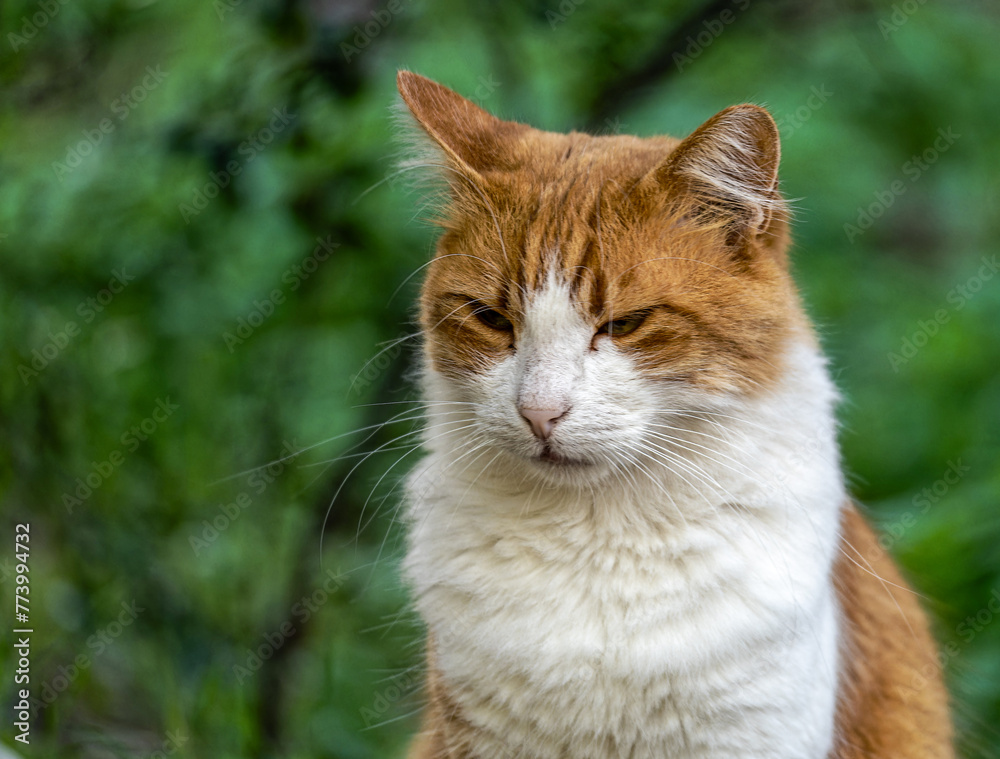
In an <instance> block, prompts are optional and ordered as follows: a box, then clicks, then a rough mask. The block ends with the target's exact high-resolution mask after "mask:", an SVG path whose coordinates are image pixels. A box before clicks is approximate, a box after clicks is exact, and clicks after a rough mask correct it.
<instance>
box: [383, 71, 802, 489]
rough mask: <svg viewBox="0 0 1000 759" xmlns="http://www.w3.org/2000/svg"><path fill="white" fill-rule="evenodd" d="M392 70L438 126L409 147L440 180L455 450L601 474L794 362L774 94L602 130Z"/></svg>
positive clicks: (580, 478)
mask: <svg viewBox="0 0 1000 759" xmlns="http://www.w3.org/2000/svg"><path fill="white" fill-rule="evenodd" d="M398 85H399V90H400V93H401V94H402V96H403V100H404V101H405V103H406V105H407V106H408V107H409V110H410V112H411V113H412V115H413V117H414V118H415V120H416V123H417V124H418V125H419V127H420V128H421V130H422V134H423V135H425V137H424V138H423V139H424V143H425V146H424V147H425V149H424V150H422V151H421V152H420V153H419V154H418V155H417V156H416V157H415V158H413V159H411V161H410V163H411V164H414V165H425V166H427V167H430V168H432V169H433V170H436V171H437V172H438V173H439V175H440V177H441V178H442V179H443V180H444V183H445V187H446V193H445V196H444V198H443V206H442V208H441V212H440V214H439V218H438V223H439V224H440V225H441V227H442V234H441V237H440V240H439V242H438V245H437V251H436V254H435V258H434V260H433V261H432V262H431V263H430V265H429V266H428V267H427V276H426V279H425V282H424V287H423V293H422V297H421V301H420V307H421V324H422V327H423V331H424V336H425V340H424V352H425V358H426V361H425V365H426V372H427V383H426V389H427V391H428V393H429V395H430V398H429V401H430V402H431V403H432V404H433V405H431V406H430V408H429V411H428V419H429V420H430V422H431V427H432V433H433V432H435V431H440V435H441V439H442V440H447V444H448V445H450V446H457V449H456V450H455V457H456V458H458V457H459V456H463V455H464V456H466V457H469V458H471V456H472V455H475V456H477V457H478V459H477V460H482V461H491V460H496V459H499V460H500V461H502V462H503V463H504V465H505V466H506V467H507V468H508V469H509V468H510V467H511V466H514V467H518V468H520V471H522V472H523V473H524V475H526V476H528V477H532V476H533V475H534V476H539V477H542V478H544V479H548V480H551V481H556V482H558V481H562V482H570V481H572V482H589V483H593V482H594V481H595V480H596V479H600V478H601V477H603V476H606V475H607V474H608V473H610V472H614V471H618V472H622V471H628V470H629V469H633V468H635V467H640V466H648V465H649V463H650V462H651V461H653V462H655V461H656V460H657V459H658V457H660V458H662V457H664V456H668V455H670V454H669V453H667V452H666V449H668V448H669V444H668V441H667V440H666V439H665V437H664V436H665V435H666V436H669V435H670V433H669V429H668V428H669V427H670V426H672V425H680V426H685V425H687V424H688V422H689V421H690V419H692V418H694V415H696V414H699V413H702V412H705V411H712V410H715V411H717V412H718V411H719V410H720V409H731V408H732V407H733V404H739V403H740V402H743V401H745V400H746V399H749V398H752V397H753V396H755V395H756V394H759V393H766V392H768V390H769V388H770V387H772V386H773V385H774V383H776V382H779V381H780V379H781V376H782V373H783V371H784V367H783V350H784V348H785V346H786V344H787V342H788V340H789V336H790V335H791V334H792V333H793V332H795V331H798V330H799V329H800V328H801V327H802V326H803V317H802V314H801V310H800V308H799V306H798V300H797V297H796V295H795V290H794V287H793V285H792V283H791V280H790V277H789V274H788V270H787V263H786V259H785V250H786V247H787V245H788V238H787V232H786V228H787V212H786V208H785V204H784V202H783V200H782V198H781V195H780V194H779V191H778V186H777V185H778V175H777V172H778V160H779V142H778V131H777V128H776V126H775V124H774V121H773V120H772V119H771V117H770V116H769V115H768V114H767V112H766V111H764V110H763V109H761V108H759V107H756V106H752V105H739V106H734V107H731V108H727V109H726V110H724V111H722V112H721V113H719V114H717V115H715V116H714V117H712V118H711V119H709V120H708V121H707V122H706V123H705V124H703V125H702V126H701V127H700V128H699V129H698V130H697V131H695V132H694V133H693V134H692V135H691V136H689V137H688V138H686V139H684V140H676V139H672V138H668V137H654V138H647V139H640V138H637V137H630V136H618V135H614V136H599V137H595V136H590V135H586V134H580V133H576V132H572V133H570V134H556V133H551V132H543V131H540V130H537V129H533V128H531V127H529V126H526V125H523V124H518V123H514V122H509V121H502V120H500V119H498V118H496V117H494V116H492V115H490V114H488V113H487V112H485V111H483V110H482V109H481V108H479V107H478V106H476V105H475V104H473V103H471V102H470V101H468V100H466V99H464V98H462V97H461V96H459V95H457V94H456V93H454V92H452V91H451V90H449V89H447V88H445V87H443V86H441V85H439V84H437V83H435V82H432V81H430V80H428V79H425V78H423V77H420V76H417V75H415V74H412V73H409V72H402V73H400V75H399V79H398ZM426 138H429V140H428V139H426ZM448 404H455V405H448ZM429 440H431V441H433V440H434V434H431V435H430V436H429ZM456 441H458V442H456ZM432 447H433V442H432ZM472 451H477V453H471V452H472Z"/></svg>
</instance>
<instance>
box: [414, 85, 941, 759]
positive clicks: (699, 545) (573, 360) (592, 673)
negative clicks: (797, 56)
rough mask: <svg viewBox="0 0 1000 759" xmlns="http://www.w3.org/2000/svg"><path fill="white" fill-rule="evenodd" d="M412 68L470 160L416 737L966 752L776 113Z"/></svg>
mask: <svg viewBox="0 0 1000 759" xmlns="http://www.w3.org/2000/svg"><path fill="white" fill-rule="evenodd" d="M398 85H399V90H400V92H401V94H402V96H403V99H404V101H405V103H406V105H407V106H408V107H409V110H410V112H411V113H412V115H413V117H414V118H415V120H416V123H417V125H419V127H420V130H421V132H422V134H423V137H424V142H425V145H424V147H423V149H422V150H421V151H420V153H419V154H418V155H417V156H416V157H415V158H414V159H413V161H412V163H413V164H423V165H426V166H428V167H431V168H432V170H437V171H439V172H440V175H441V177H442V178H443V179H444V180H445V182H446V185H447V200H446V203H445V206H444V208H443V209H442V213H441V216H440V220H439V223H440V225H441V227H442V230H443V231H442V235H441V237H440V240H439V242H438V246H437V252H436V255H435V258H434V260H433V262H432V263H431V264H430V265H429V267H428V269H427V277H426V281H425V283H424V287H423V294H422V298H421V302H420V307H421V321H422V326H423V331H424V347H423V356H424V365H423V391H424V395H425V401H426V404H427V406H426V434H425V448H426V458H425V459H424V460H423V462H422V463H421V464H420V466H419V467H418V468H417V470H416V471H415V472H414V473H413V474H412V475H411V477H410V479H409V482H408V488H407V502H406V514H407V520H408V529H409V533H408V535H409V539H408V551H407V555H406V559H405V564H404V567H405V574H406V578H407V580H408V581H409V583H410V585H411V586H412V589H413V593H414V597H415V603H416V607H417V609H418V611H419V613H420V615H421V617H422V618H423V620H424V622H425V623H426V625H427V630H428V642H427V666H428V673H427V697H428V704H427V708H426V713H425V717H424V725H423V729H422V731H421V733H420V735H419V736H418V737H417V739H416V741H415V743H414V745H413V747H412V749H411V753H410V756H411V757H412V759H444V758H445V757H449V758H453V759H471V758H472V757H476V758H477V759H515V758H519V759H557V758H559V759H611V758H612V757H615V758H618V757H621V758H625V757H628V758H629V759H653V758H654V757H655V758H656V759H666V758H667V757H672V758H675V759H694V758H695V757H699V758H701V759H722V758H723V757H725V758H727V759H730V758H732V757H742V758H749V757H759V758H761V759H764V758H765V757H766V758H767V759H777V758H779V757H788V759H822V758H823V757H836V758H837V759H862V758H865V759H871V758H874V757H882V758H884V759H910V758H912V759H918V758H919V759H924V758H927V759H930V758H931V757H934V758H935V759H938V758H942V759H943V758H945V757H951V756H953V754H952V748H951V739H950V722H949V715H948V706H947V697H946V694H945V691H944V688H943V685H942V682H941V675H940V671H939V665H938V661H937V657H936V653H935V648H934V644H933V641H932V640H931V637H930V635H929V634H928V631H927V623H926V620H925V618H924V616H923V614H922V612H921V610H920V608H919V606H918V604H917V602H916V599H915V596H914V594H913V593H912V591H910V590H909V589H908V588H907V587H906V585H905V582H904V581H903V580H902V579H901V577H900V575H899V574H898V572H897V571H896V569H895V568H894V566H893V564H892V562H891V560H890V559H889V558H888V557H887V556H886V555H885V554H884V552H883V551H882V550H881V549H879V548H878V546H877V543H876V542H875V539H874V536H873V534H872V532H871V531H870V529H869V528H868V527H867V525H866V524H865V522H864V521H863V520H862V518H861V517H860V516H859V515H858V513H857V511H856V510H855V508H854V507H853V506H852V505H851V502H850V499H849V496H848V495H847V493H846V492H845V488H844V483H843V477H842V475H841V470H840V463H839V454H838V450H837V443H836V421H835V418H834V405H835V402H836V391H835V389H834V387H833V385H832V383H831V381H830V379H829V376H828V373H827V369H826V361H825V359H824V358H823V355H822V353H821V351H820V349H819V346H818V344H817V340H816V338H815V336H814V333H813V330H812V328H811V326H810V324H809V322H808V319H807V318H806V316H805V314H804V312H803V310H802V307H801V305H800V302H799V298H798V295H797V293H796V289H795V286H794V284H793V282H792V279H791V277H790V275H789V271H788V263H787V260H786V250H787V248H788V245H789V239H788V233H787V219H788V214H787V211H786V207H785V204H784V202H783V200H782V197H781V195H780V194H779V191H778V162H779V141H778V132H777V129H776V127H775V125H774V122H773V120H772V119H771V117H770V116H769V115H768V114H767V112H766V111H764V110H763V109H761V108H758V107H756V106H751V105H740V106H734V107H732V108H728V109H726V110H724V111H722V112H721V113H719V114H717V115H716V116H714V117H712V118H711V119H710V120H709V121H707V122H706V123H705V124H704V125H703V126H701V127H700V128H699V129H698V130H697V131H695V132H694V133H693V134H692V135H691V136H689V137H688V138H686V139H684V140H676V139H671V138H667V137H656V138H650V139H640V138H637V137H629V136H602V137H595V136H590V135H586V134H579V133H575V132H573V133H570V134H554V133H550V132H543V131H539V130H536V129H533V128H531V127H528V126H526V125H523V124H518V123H514V122H507V121H501V120H499V119H497V118H495V117H493V116H491V115H490V114H488V113H486V112H485V111H483V110H482V109H480V108H479V107H477V106H476V105H474V104H472V103H470V102H469V101H468V100H465V99H463V98H462V97H460V96H459V95H457V94H455V93H454V92H452V91H450V90H448V89H446V88H444V87H442V86H441V85H439V84H436V83H434V82H432V81H430V80H428V79H425V78H423V77H420V76H417V75H415V74H412V73H408V72H401V73H400V75H399V80H398ZM428 138H429V139H428Z"/></svg>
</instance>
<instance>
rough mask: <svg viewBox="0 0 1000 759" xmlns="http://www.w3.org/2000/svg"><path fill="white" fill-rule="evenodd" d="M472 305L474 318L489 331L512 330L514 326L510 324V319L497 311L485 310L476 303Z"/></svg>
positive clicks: (485, 308) (484, 307)
mask: <svg viewBox="0 0 1000 759" xmlns="http://www.w3.org/2000/svg"><path fill="white" fill-rule="evenodd" d="M472 305H473V306H474V307H475V309H476V310H475V314H476V317H477V318H478V319H479V321H481V322H482V323H483V324H485V325H486V326H487V327H489V328H490V329H495V330H499V331H501V332H510V331H511V330H512V329H514V325H513V324H511V321H510V319H508V318H507V317H506V316H504V315H503V314H501V313H500V312H499V311H495V310H493V309H492V308H487V307H486V306H483V305H481V304H477V303H473V304H472Z"/></svg>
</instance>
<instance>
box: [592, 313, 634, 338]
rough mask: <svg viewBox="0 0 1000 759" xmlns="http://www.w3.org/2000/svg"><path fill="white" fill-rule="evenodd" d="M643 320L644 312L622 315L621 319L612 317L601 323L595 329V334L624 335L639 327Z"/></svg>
mask: <svg viewBox="0 0 1000 759" xmlns="http://www.w3.org/2000/svg"><path fill="white" fill-rule="evenodd" d="M644 321H646V315H645V314H633V315H632V316H624V317H622V318H621V319H612V320H611V321H609V322H607V323H606V324H604V325H602V326H601V328H600V329H599V330H597V334H599V335H611V337H624V336H625V335H630V334H632V333H633V332H635V331H636V330H637V329H639V327H640V326H641V325H642V323H643V322H644Z"/></svg>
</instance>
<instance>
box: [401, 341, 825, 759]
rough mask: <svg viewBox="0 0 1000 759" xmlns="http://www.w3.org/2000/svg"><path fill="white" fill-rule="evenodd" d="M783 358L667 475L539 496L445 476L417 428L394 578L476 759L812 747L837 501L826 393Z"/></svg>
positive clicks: (806, 754) (513, 483)
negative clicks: (766, 392) (406, 531)
mask: <svg viewBox="0 0 1000 759" xmlns="http://www.w3.org/2000/svg"><path fill="white" fill-rule="evenodd" d="M801 350H802V352H803V356H802V361H801V362H800V364H799V365H800V366H802V367H803V369H802V374H801V376H798V377H792V378H789V379H788V381H787V382H786V385H787V387H786V388H785V389H784V391H783V392H779V393H777V394H776V395H775V396H772V397H770V398H769V399H768V400H766V401H760V402H758V403H757V404H756V406H755V407H754V408H753V409H744V412H743V414H742V416H743V417H744V419H745V423H741V422H738V421H737V420H735V419H734V420H732V422H731V424H732V426H733V428H734V434H733V435H731V436H729V437H728V440H729V441H730V442H729V444H728V445H726V446H724V447H722V442H721V440H720V441H718V442H717V443H713V445H712V450H711V451H710V452H709V451H708V450H707V449H706V451H705V455H704V456H699V455H698V454H697V453H696V450H697V449H692V451H691V452H690V458H689V461H690V467H691V469H688V470H687V472H688V474H687V476H684V474H683V471H682V473H681V474H676V475H671V474H670V473H669V472H662V473H661V472H658V471H655V470H654V471H653V472H652V476H650V477H648V478H646V479H645V480H630V481H624V480H622V481H616V480H610V481H608V482H607V483H605V484H603V485H601V486H599V487H597V488H594V489H587V488H578V489H572V488H548V489H547V488H543V487H537V486H536V485H535V483H533V482H532V481H530V478H529V479H528V480H525V479H522V477H518V476H514V470H513V469H505V468H503V467H501V468H500V470H499V471H500V472H501V474H495V473H493V472H492V471H491V470H490V469H489V468H488V467H481V466H469V467H465V468H464V469H462V468H460V467H454V466H453V463H454V459H455V456H454V454H451V453H450V451H451V450H452V449H451V448H449V447H448V446H447V445H446V444H445V442H446V438H447V436H442V437H437V438H435V437H434V436H433V435H431V436H429V439H431V440H436V443H432V444H430V445H429V446H428V447H429V448H430V453H429V455H428V457H427V459H426V460H425V462H424V464H423V465H422V466H421V468H420V469H419V470H418V471H417V472H416V473H415V474H414V475H413V476H412V477H411V480H410V483H409V488H408V490H409V503H408V512H409V521H410V539H409V551H408V555H407V558H406V565H405V568H406V574H407V577H408V580H409V581H410V583H411V585H412V587H413V589H414V592H415V596H416V604H417V608H418V610H419V611H420V614H421V616H422V617H423V619H424V620H425V622H426V623H427V625H428V627H429V630H430V631H431V632H432V634H433V636H434V640H435V642H436V653H437V664H438V667H439V670H440V674H441V676H442V678H443V680H444V682H445V683H446V685H447V687H448V688H449V691H450V694H451V695H452V697H453V698H454V699H455V700H456V701H457V702H458V703H459V705H460V706H461V708H462V710H463V714H464V716H465V717H466V718H467V719H469V720H470V721H471V722H472V723H473V724H475V725H476V726H477V728H478V730H477V735H478V739H477V740H478V745H477V746H476V751H477V752H478V754H477V755H478V756H481V757H483V759H496V758H500V757H511V758H513V757H523V758H524V759H550V758H552V759H555V758H556V757H572V758H573V759H610V758H611V757H616V758H617V757H630V758H631V759H644V758H646V759H653V757H657V758H658V759H663V757H676V758H677V759H688V758H689V757H690V758H692V759H693V758H695V757H699V758H703V759H709V758H712V759H721V758H722V757H727V758H729V757H736V756H739V757H761V758H763V757H768V758H769V759H777V758H779V757H788V758H789V759H791V758H792V757H794V758H795V759H804V758H813V757H814V758H815V759H821V758H822V757H825V756H826V755H827V753H828V751H829V748H830V745H831V742H832V735H833V714H834V705H835V695H836V680H837V624H838V619H837V617H838V615H837V610H836V602H835V597H834V593H833V589H832V584H831V580H830V565H831V562H832V559H833V552H834V551H835V550H836V549H835V546H836V542H837V521H838V513H839V508H840V506H841V504H842V503H843V499H844V495H843V489H842V486H841V481H840V474H839V467H838V464H837V456H836V450H835V445H834V441H833V437H834V434H833V422H832V416H831V413H830V404H831V400H832V392H830V391H829V386H828V385H827V384H826V382H825V379H823V368H822V362H821V360H820V359H819V358H818V357H817V356H815V353H814V351H812V350H811V349H808V348H802V349H801ZM817 373H818V375H817ZM817 376H818V377H820V379H819V380H818V384H817ZM799 380H801V382H800V381H799ZM816 387H819V388H821V390H822V392H820V393H816V392H815V388H816ZM487 458H488V457H487ZM459 470H460V471H459ZM695 471H700V472H703V473H704V474H705V475H706V477H705V478H695V477H693V475H692V472H695ZM695 479H700V480H701V482H694V481H693V480H695ZM709 483H711V484H709Z"/></svg>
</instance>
